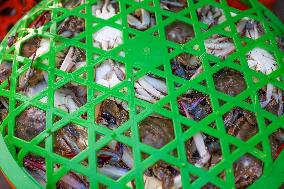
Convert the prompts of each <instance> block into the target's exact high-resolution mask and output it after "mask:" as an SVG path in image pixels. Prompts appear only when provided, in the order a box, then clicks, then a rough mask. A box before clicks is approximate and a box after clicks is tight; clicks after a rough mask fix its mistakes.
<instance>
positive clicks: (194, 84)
mask: <svg viewBox="0 0 284 189" xmlns="http://www.w3.org/2000/svg"><path fill="white" fill-rule="evenodd" d="M95 2H96V0H86V2H85V3H84V4H83V5H80V6H78V7H76V8H74V9H72V10H67V9H64V8H61V7H59V3H58V0H56V1H51V0H44V1H42V2H41V3H40V4H38V5H37V6H36V7H35V8H34V9H32V10H31V11H30V12H29V13H28V14H27V15H26V16H24V17H23V18H22V19H21V20H20V21H19V22H18V23H17V24H16V25H15V26H14V27H13V28H12V30H11V31H10V32H9V33H8V35H7V36H6V38H5V39H4V40H3V41H2V43H1V46H0V62H2V61H3V60H11V61H13V71H12V75H11V77H10V79H9V82H10V85H11V87H10V88H9V90H7V89H6V87H7V85H8V81H6V82H3V83H2V84H1V85H0V96H3V97H6V98H9V102H10V103H9V115H8V116H7V118H6V119H4V121H3V122H2V124H1V127H0V129H1V135H0V151H1V152H2V153H1V156H0V167H1V170H2V171H3V173H4V174H5V175H6V176H7V177H8V178H9V180H10V181H11V182H12V183H13V184H14V186H15V187H16V188H19V189H21V188H42V186H40V185H39V184H38V183H37V182H36V181H35V180H34V179H33V178H32V177H31V176H30V175H29V174H28V173H27V172H26V171H25V170H24V168H23V158H24V157H25V156H26V155H27V154H28V153H30V152H32V153H34V154H37V155H40V156H42V157H44V158H45V161H46V176H47V185H46V188H55V187H56V182H57V181H58V180H60V178H62V176H63V175H65V174H66V173H68V172H69V171H70V170H72V171H76V172H78V173H80V174H82V175H85V176H87V177H88V178H89V182H90V188H98V183H103V184H104V185H106V186H107V187H108V188H129V187H127V186H126V184H127V183H128V182H129V181H131V180H135V181H136V187H137V188H138V189H139V188H143V182H144V181H143V173H144V171H145V170H146V169H147V167H149V166H151V165H153V164H155V162H157V161H158V160H163V161H165V162H168V163H170V164H175V165H176V166H177V167H178V168H179V170H180V174H181V176H182V184H183V188H201V187H202V186H204V185H205V184H206V183H208V182H210V183H212V184H214V185H216V186H218V187H220V188H235V184H234V175H233V166H232V164H233V162H234V161H236V160H237V159H238V158H240V157H241V156H242V155H244V154H246V153H249V154H251V155H253V156H254V157H257V158H258V159H260V160H261V161H262V162H264V170H263V175H262V176H261V177H260V178H259V179H258V180H257V181H256V182H255V183H254V184H253V185H251V186H250V188H275V189H276V188H278V187H279V186H280V185H281V184H282V183H283V182H284V164H283V163H282V162H283V161H284V151H282V153H281V154H280V155H279V156H278V158H277V160H275V161H273V160H272V158H271V155H270V151H271V150H270V146H269V141H268V136H269V135H270V134H271V133H273V132H275V131H276V130H277V129H279V128H284V116H283V115H282V116H280V117H277V116H275V115H273V114H271V113H269V112H267V111H264V110H263V109H261V107H260V105H259V100H258V97H257V94H256V91H257V90H258V89H260V88H262V87H263V86H265V85H267V83H273V84H275V85H277V87H278V88H280V89H282V90H284V84H283V83H280V84H279V83H277V81H276V78H278V77H281V78H282V79H284V75H283V73H284V53H283V52H281V51H280V50H279V48H278V46H277V44H276V42H275V40H274V39H275V37H277V36H281V35H282V36H283V33H284V25H283V24H282V23H281V21H280V20H279V19H278V18H277V17H276V16H275V15H274V14H273V13H271V12H270V11H269V10H268V9H266V8H265V7H264V6H263V5H261V4H260V3H258V2H257V1H256V0H251V1H250V5H251V8H250V9H249V10H246V11H239V10H236V9H234V8H232V7H228V6H227V3H226V1H225V0H220V3H217V2H215V1H213V0H212V1H208V0H201V1H199V3H194V0H188V1H187V3H188V5H192V6H189V8H187V9H185V10H182V11H180V12H178V13H171V12H169V11H165V10H161V9H160V7H159V6H157V5H159V0H145V1H143V2H135V1H130V0H119V1H118V2H119V3H120V13H119V14H118V15H117V16H115V17H113V18H111V19H109V20H106V21H104V20H101V19H96V18H94V17H93V16H92V12H91V8H92V4H93V3H95ZM149 2H153V4H154V5H153V6H150V5H149ZM206 4H211V5H213V6H217V7H219V8H221V9H223V11H224V13H225V15H226V17H227V19H226V21H225V22H223V23H222V24H219V25H218V26H215V27H212V28H211V29H208V31H207V32H198V31H201V29H202V28H204V27H205V26H204V24H203V23H200V22H199V21H198V18H197V16H196V10H197V9H198V8H200V7H202V6H204V5H206ZM138 8H144V9H147V10H149V11H151V12H155V16H156V19H157V24H156V25H155V26H153V27H151V28H150V29H148V30H146V31H144V32H141V31H137V30H135V29H133V28H130V27H129V26H128V24H127V21H126V17H127V14H129V13H130V12H132V11H134V10H136V9H138ZM82 10H84V11H82ZM44 11H51V13H52V14H51V16H52V20H51V22H49V23H47V24H46V25H44V26H43V27H41V28H39V29H30V28H27V27H28V26H29V24H30V23H31V21H32V20H34V19H35V18H36V17H37V16H39V15H40V14H41V13H42V12H44ZM231 12H233V13H235V14H236V16H234V17H232V16H230V15H231V14H230V13H231ZM187 15H191V17H190V18H186V16H187ZM68 16H77V17H80V18H82V19H84V20H85V24H86V31H85V32H83V33H82V34H80V35H78V36H77V37H76V38H73V39H66V38H64V37H60V36H59V35H57V34H56V25H57V24H58V23H60V22H61V21H62V20H64V18H66V17H68ZM164 17H166V19H164ZM243 17H250V18H253V19H256V20H259V21H261V23H262V24H263V26H264V29H265V31H266V34H265V35H263V36H262V37H261V38H259V39H258V40H255V41H252V40H250V39H243V38H241V37H240V36H238V35H235V33H236V29H235V23H236V22H238V21H239V20H240V19H241V18H243ZM117 19H121V20H122V23H121V24H117V23H116V20H117ZM175 19H178V20H182V21H184V22H187V23H189V24H191V25H192V26H193V28H194V31H195V39H194V40H191V41H189V42H187V43H186V44H184V45H179V44H173V43H172V42H169V41H167V40H166V39H165V34H164V30H165V29H164V27H165V26H166V25H167V24H169V23H170V22H172V21H174V20H175ZM94 23H96V25H95V26H94V25H93V24H94ZM105 26H111V27H114V28H117V29H119V30H121V31H122V32H123V44H122V45H120V46H118V47H117V48H114V49H112V50H110V51H106V52H105V51H102V50H101V49H98V48H94V47H93V43H92V35H93V33H94V32H95V31H98V30H99V29H101V28H102V27H105ZM228 26H229V27H230V31H228V30H224V28H226V27H228ZM155 32H158V33H159V37H158V38H154V37H153V33H155ZM16 33H17V36H18V38H19V40H18V41H17V43H16V44H15V45H12V46H11V47H9V48H8V47H7V43H8V36H13V35H15V34H16ZM216 33H218V34H222V35H225V36H229V37H231V38H232V39H233V40H234V42H235V46H236V49H237V51H236V52H235V53H233V54H231V55H230V56H229V57H228V58H227V59H225V60H221V59H219V58H216V57H215V58H214V57H212V56H210V55H208V54H207V53H206V50H205V47H204V42H203V41H204V40H205V39H207V38H208V37H210V36H212V35H213V34H216ZM130 34H131V35H136V36H137V37H136V38H134V40H133V39H129V35H130ZM34 36H40V37H44V38H48V39H50V40H51V42H52V43H51V48H50V50H49V52H48V53H46V54H44V55H42V56H41V57H39V58H38V59H35V60H34V64H33V66H35V67H37V68H39V69H42V70H44V71H46V72H48V75H49V81H50V82H49V83H48V86H49V87H48V89H47V90H45V91H43V92H41V93H40V94H38V95H37V96H36V97H34V98H32V99H29V98H27V97H25V96H24V95H22V94H20V93H17V92H16V84H15V83H16V81H17V77H18V75H19V74H20V73H19V72H18V70H17V69H18V68H19V65H24V66H23V67H22V70H21V72H24V71H26V70H27V69H28V68H29V66H30V65H31V60H30V59H27V58H24V57H21V56H20V55H19V50H20V48H21V44H22V43H23V42H24V41H26V40H28V39H30V38H32V37H34ZM82 39H85V40H86V41H85V43H84V42H82V41H81V40H82ZM152 39H153V41H152ZM267 40H270V42H271V43H270V44H269V45H267V44H265V41H267ZM241 41H245V42H246V43H247V44H249V45H247V46H246V47H243V46H242V44H241ZM55 42H61V43H62V44H61V45H60V46H56V44H55ZM196 45H198V46H199V48H200V49H199V50H196V49H194V48H193V47H196ZM70 46H76V47H79V48H81V49H84V50H85V51H86V59H87V60H86V62H87V66H86V67H85V68H84V69H81V70H78V71H77V72H74V73H72V74H66V73H62V72H59V71H58V69H56V68H55V67H54V62H55V58H54V57H55V55H56V52H58V51H59V50H60V49H64V48H67V47H70ZM256 46H259V47H261V48H265V49H268V50H269V52H273V54H274V55H275V57H277V63H278V69H277V70H276V71H275V72H273V73H271V74H270V75H264V74H261V73H258V72H255V71H253V70H251V69H249V67H248V66H247V62H246V59H245V55H246V54H247V53H248V52H249V51H250V50H251V49H252V48H253V47H256ZM157 47H160V48H161V49H163V50H161V51H158V52H157V51H155V48H157ZM168 47H171V48H174V49H175V50H174V53H171V54H170V53H168V51H167V48H168ZM137 49H143V50H144V51H143V52H144V53H146V55H149V54H147V53H148V52H150V56H149V57H150V58H149V57H147V56H146V57H145V54H143V55H142V54H139V52H140V51H139V52H138V53H137V52H136V51H135V50H137ZM147 49H148V50H150V51H148V50H147ZM121 51H124V52H126V54H125V57H120V56H118V53H119V52H121ZM151 52H154V53H151ZM155 52H157V54H158V55H157V54H155ZM182 52H188V53H190V54H194V55H196V56H200V57H201V59H202V65H203V66H204V70H205V73H203V74H201V75H200V76H198V77H197V78H196V79H194V80H192V81H185V80H182V79H180V78H177V77H176V76H174V75H173V74H172V72H171V69H170V65H169V62H170V60H171V59H172V58H173V57H174V56H176V55H178V54H180V53H182ZM94 54H97V55H99V58H97V59H96V60H94V58H93V55H94ZM151 56H153V57H151ZM137 57H139V58H145V60H147V61H149V63H148V64H143V63H142V64H141V62H139V61H133V60H135V58H137ZM46 58H48V59H49V60H48V61H49V64H48V65H49V66H46V65H44V64H42V60H44V59H46ZM108 58H113V59H117V60H118V61H119V62H122V63H123V64H125V67H126V73H127V74H126V80H125V81H123V82H121V83H120V84H119V85H117V86H115V87H113V88H112V89H106V88H104V87H102V86H99V85H98V84H94V83H93V80H94V74H93V73H92V72H93V69H94V66H96V65H98V64H100V63H101V62H102V61H103V60H106V59H108ZM157 59H158V60H160V61H161V62H162V64H159V65H158V64H157ZM235 59H240V62H241V64H240V65H236V64H234V63H233V60H235ZM211 60H212V61H214V62H216V66H214V68H210V65H209V64H208V61H211ZM133 62H134V63H133ZM161 65H162V66H164V71H163V72H161V70H158V69H156V68H157V67H159V66H161ZM137 67H138V68H139V69H140V71H139V72H137V73H134V72H133V68H137ZM224 67H230V68H232V69H235V70H237V71H239V72H241V73H244V77H245V79H246V81H247V86H248V88H247V89H246V90H245V91H243V92H242V93H241V94H239V95H238V96H236V97H234V98H232V97H229V96H227V95H225V94H221V93H220V92H218V91H216V90H215V89H214V82H213V80H212V77H211V76H212V75H213V74H214V72H217V71H219V70H221V69H222V68H224ZM83 72H86V73H87V79H86V80H84V81H82V79H80V78H79V77H78V75H80V74H82V73H83ZM146 73H153V74H156V75H158V76H160V77H163V78H165V79H166V80H167V88H168V91H169V93H168V96H167V97H165V98H163V99H162V100H160V101H158V102H156V103H154V104H150V103H146V102H144V101H142V100H139V99H137V98H135V95H134V82H135V81H136V80H137V79H139V78H140V77H142V76H143V75H145V74H146ZM56 75H60V76H61V77H62V78H63V80H61V84H58V83H54V82H53V79H54V77H55V76H56ZM252 76H254V77H257V78H258V79H260V81H259V82H258V83H257V84H255V83H253V81H252ZM203 80H206V81H207V85H208V86H207V88H206V89H204V88H202V86H201V85H200V84H199V82H201V81H203ZM70 81H76V82H78V83H80V84H82V85H85V86H86V88H87V91H88V102H87V103H86V104H85V105H84V106H82V107H80V108H79V109H78V110H77V111H75V112H74V113H72V114H71V113H70V114H68V113H65V112H62V111H60V110H58V109H56V108H54V105H53V100H54V99H53V98H54V91H55V90H56V89H57V88H59V87H60V86H61V85H62V84H64V83H68V82H70ZM175 82H177V83H180V84H182V87H180V88H178V89H175V88H174V83H175ZM122 88H127V91H128V94H124V93H121V92H120V89H122ZM189 88H194V89H195V90H200V91H202V92H204V93H205V94H208V95H209V96H210V100H211V102H212V110H213V112H212V113H211V114H210V116H207V117H206V118H205V119H203V120H202V121H200V122H195V121H192V120H191V121H189V120H188V119H185V118H184V117H181V115H180V114H179V112H178V110H177V102H176V98H177V97H178V96H179V95H181V94H182V93H184V92H186V91H187V90H188V89H189ZM94 91H100V92H103V95H101V96H99V97H96V98H94V96H93V94H94ZM45 96H47V97H48V102H47V104H43V103H40V102H39V100H40V99H41V98H43V97H45ZM110 96H114V97H117V98H120V99H122V100H125V101H127V102H128V104H129V107H130V111H129V113H130V119H129V121H127V122H126V123H124V124H123V125H121V126H120V127H119V128H118V129H116V130H114V131H111V130H103V129H102V128H101V127H100V126H99V125H97V124H95V123H94V122H93V119H94V118H93V117H94V116H88V118H87V120H85V119H81V118H80V115H82V113H85V112H87V113H88V115H91V114H92V115H93V113H94V105H96V104H97V103H99V102H101V101H103V100H104V99H107V98H108V97H110ZM247 97H250V98H251V99H253V100H252V103H251V104H248V103H245V102H244V100H245V99H246V98H247ZM218 98H222V99H223V100H225V101H226V102H227V104H226V105H224V106H222V107H220V106H219V103H218ZM16 101H17V102H21V104H20V105H19V106H18V107H16ZM167 103H169V104H170V107H171V110H170V111H169V110H166V109H164V108H163V107H164V106H165V105H166V104H167ZM136 105H139V106H141V107H143V108H144V111H143V112H142V113H140V114H136ZM28 106H35V107H37V108H39V109H42V110H44V111H45V112H46V117H47V123H46V130H45V131H44V132H42V133H41V134H39V135H38V136H37V137H35V138H34V139H33V140H31V141H30V142H27V141H23V140H20V139H19V138H16V137H15V136H14V134H13V132H14V129H13V127H14V124H15V118H16V117H17V116H18V115H19V114H20V113H21V112H22V111H23V110H24V109H25V108H27V107H28ZM235 106H239V107H242V108H244V109H248V110H250V111H252V112H254V113H255V114H256V117H257V120H258V121H259V123H258V127H259V132H258V134H257V135H255V136H254V137H253V138H251V139H250V140H249V141H247V142H243V141H240V140H238V139H236V138H234V137H231V136H229V135H228V134H227V133H226V131H224V123H223V121H222V115H223V114H224V113H226V112H227V111H228V110H230V109H231V108H233V107H235ZM154 112H156V113H157V112H158V113H159V114H161V115H163V116H165V117H168V118H170V119H172V121H173V125H174V129H175V136H176V138H175V139H174V140H173V141H172V142H170V143H169V144H167V145H166V146H164V147H163V148H161V149H159V150H157V149H154V148H152V147H149V146H147V145H145V144H143V143H141V142H140V141H139V131H138V129H137V124H138V123H139V122H140V121H142V120H143V119H145V118H146V117H147V116H149V115H151V114H152V113H154ZM55 115H56V116H59V117H61V118H62V119H61V120H60V121H58V122H56V123H53V121H52V120H53V118H54V116H55ZM265 118H268V119H269V120H270V121H271V123H270V125H268V126H266V125H265V124H264V121H263V120H264V119H265ZM212 121H216V125H217V129H214V130H213V129H212V128H210V127H209V126H208V125H209V124H210V123H212ZM69 122H74V123H77V124H80V125H83V127H88V132H89V138H88V140H89V144H88V148H87V149H86V150H84V151H83V152H81V153H80V154H79V155H77V156H75V157H74V158H72V159H66V158H63V157H61V156H59V155H57V154H55V153H53V152H52V145H53V143H52V142H53V140H52V138H53V137H52V135H51V133H54V132H55V131H56V130H58V129H60V128H62V127H63V126H65V125H66V123H69ZM181 124H184V125H187V126H190V129H188V130H187V131H186V132H182V131H181V129H180V128H181V127H180V126H181ZM222 128H223V129H222ZM129 129H130V130H131V132H132V136H131V138H130V137H126V136H124V135H123V133H124V132H125V131H127V130H129ZM6 131H8V133H7V132H6ZM197 132H203V133H206V134H209V135H212V136H214V137H217V138H218V139H219V140H220V143H221V147H222V158H223V160H222V162H220V163H219V164H218V165H217V166H214V168H212V169H210V170H209V171H206V170H203V169H200V168H197V167H195V166H194V165H192V164H189V163H188V162H187V159H186V154H185V149H184V148H183V146H184V142H185V141H186V140H187V139H188V138H191V137H192V136H193V135H194V134H195V133H197ZM96 134H101V135H103V136H104V138H103V139H101V140H99V141H96ZM111 140H118V141H120V142H122V143H125V144H128V145H130V146H131V147H132V149H133V156H134V168H133V169H132V170H131V171H129V172H128V173H127V174H126V175H125V176H123V177H122V178H120V179H118V180H116V181H114V180H112V179H110V178H108V177H106V176H104V175H102V174H100V173H98V171H97V168H96V166H97V165H96V160H97V159H96V151H97V150H99V149H100V148H102V147H104V145H106V144H107V143H108V142H110V141H111ZM42 141H45V148H42V147H40V146H39V145H38V144H39V143H40V142H42ZM259 143H262V147H263V151H262V150H259V149H257V148H256V147H255V146H256V145H257V144H259ZM230 144H233V145H235V146H236V147H237V149H236V150H235V151H233V152H230V150H229V145H230ZM16 148H17V149H20V150H19V153H16ZM175 149H176V150H177V152H178V157H173V156H170V155H169V152H171V151H173V150H175ZM141 152H145V153H147V154H149V155H150V156H149V158H147V159H146V160H144V161H142V160H141ZM86 158H88V159H89V161H90V160H93V161H90V163H89V166H88V167H85V166H83V165H81V163H80V162H82V161H83V160H84V159H86ZM54 163H58V164H60V165H61V166H62V167H61V168H60V169H59V170H58V171H57V172H54V170H53V164H54ZM222 171H225V173H226V180H222V179H220V178H219V177H218V174H220V173H221V172H222ZM190 174H194V175H197V176H198V179H197V180H196V181H195V182H193V183H190V181H189V175H190Z"/></svg>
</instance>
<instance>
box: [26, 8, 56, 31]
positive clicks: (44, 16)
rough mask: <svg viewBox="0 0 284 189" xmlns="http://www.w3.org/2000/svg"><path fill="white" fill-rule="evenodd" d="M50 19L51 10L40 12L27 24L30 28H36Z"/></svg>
mask: <svg viewBox="0 0 284 189" xmlns="http://www.w3.org/2000/svg"><path fill="white" fill-rule="evenodd" d="M50 21H51V11H44V12H42V13H41V14H40V15H39V16H38V17H37V18H36V19H34V20H32V22H31V23H30V24H29V26H30V28H35V29H38V28H40V27H42V26H45V25H47V24H48V23H50Z"/></svg>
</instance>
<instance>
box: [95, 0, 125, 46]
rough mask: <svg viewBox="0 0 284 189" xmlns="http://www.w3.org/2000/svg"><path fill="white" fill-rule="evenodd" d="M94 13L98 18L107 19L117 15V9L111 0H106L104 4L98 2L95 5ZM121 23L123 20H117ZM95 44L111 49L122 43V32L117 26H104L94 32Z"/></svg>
mask: <svg viewBox="0 0 284 189" xmlns="http://www.w3.org/2000/svg"><path fill="white" fill-rule="evenodd" d="M93 15H94V16H95V17H97V18H101V19H104V20H107V19H109V18H111V17H113V16H115V15H116V12H115V9H114V7H113V6H112V4H111V3H110V2H109V0H105V2H104V4H103V5H102V4H101V3H98V4H97V5H94V6H93ZM117 23H121V21H120V20H119V21H117ZM93 41H94V46H96V47H99V48H102V49H103V50H109V49H112V48H115V47H117V46H118V45H120V44H121V43H122V32H121V31H120V30H118V29H116V28H112V27H109V26H106V27H103V28H102V29H100V30H99V31H96V32H95V33H94V34H93Z"/></svg>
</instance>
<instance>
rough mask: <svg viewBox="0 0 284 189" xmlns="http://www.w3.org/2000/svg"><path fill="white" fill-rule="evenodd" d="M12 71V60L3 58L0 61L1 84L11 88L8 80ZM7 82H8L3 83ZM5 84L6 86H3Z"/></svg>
mask: <svg viewBox="0 0 284 189" xmlns="http://www.w3.org/2000/svg"><path fill="white" fill-rule="evenodd" d="M11 73H12V61H8V60H3V61H1V62H0V85H1V86H2V87H3V88H4V87H5V88H6V89H9V88H10V83H9V81H8V79H9V77H10V76H11ZM3 82H6V83H3ZM3 85H5V86H3Z"/></svg>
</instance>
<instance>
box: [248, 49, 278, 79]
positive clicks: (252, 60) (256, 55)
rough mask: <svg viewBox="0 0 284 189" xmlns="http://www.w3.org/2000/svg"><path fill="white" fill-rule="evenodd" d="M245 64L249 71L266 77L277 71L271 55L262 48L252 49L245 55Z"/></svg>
mask: <svg viewBox="0 0 284 189" xmlns="http://www.w3.org/2000/svg"><path fill="white" fill-rule="evenodd" d="M247 62H248V66H249V68H250V69H252V70H255V71H258V72H261V73H263V74H266V75H268V74H270V73H272V72H273V71H275V70H277V69H278V64H277V62H276V60H275V57H274V55H273V53H271V52H270V51H268V50H266V49H263V48H258V47H257V48H254V49H252V50H251V51H250V52H249V53H248V54H247Z"/></svg>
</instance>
